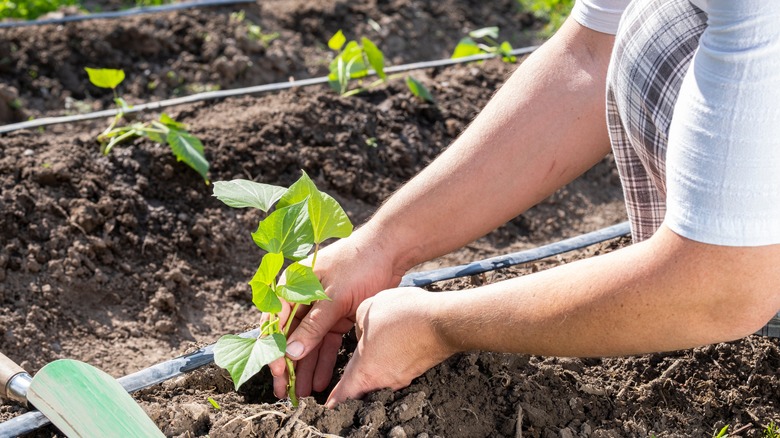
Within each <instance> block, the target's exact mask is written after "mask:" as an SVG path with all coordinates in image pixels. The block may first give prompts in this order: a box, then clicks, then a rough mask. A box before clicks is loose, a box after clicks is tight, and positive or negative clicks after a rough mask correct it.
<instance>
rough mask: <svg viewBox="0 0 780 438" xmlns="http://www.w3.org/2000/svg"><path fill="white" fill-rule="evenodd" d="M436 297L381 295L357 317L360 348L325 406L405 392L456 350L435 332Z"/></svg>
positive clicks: (417, 292)
mask: <svg viewBox="0 0 780 438" xmlns="http://www.w3.org/2000/svg"><path fill="white" fill-rule="evenodd" d="M437 298H439V299H440V298H441V297H435V294H434V293H431V292H426V291H424V290H422V289H419V288H411V287H408V288H399V289H392V290H387V291H384V292H381V293H379V294H378V295H376V296H375V297H373V298H369V299H367V300H365V301H364V302H363V304H361V305H360V307H359V308H358V310H357V315H356V317H357V318H356V331H357V336H358V346H357V348H356V349H355V352H354V353H353V355H352V359H350V361H349V363H348V364H347V367H346V369H345V370H344V375H343V377H342V378H341V381H340V382H339V383H338V384H337V385H336V387H335V388H333V391H332V392H331V394H330V397H329V398H328V401H327V403H326V406H327V407H328V408H333V407H335V406H336V405H337V404H338V403H341V402H343V401H345V400H347V399H348V398H350V399H358V398H360V397H362V396H363V395H364V394H366V393H368V392H370V391H374V390H377V389H382V388H391V389H393V390H397V389H401V388H404V387H406V386H409V384H410V383H411V382H412V379H414V378H415V377H418V376H420V375H422V374H423V373H424V372H425V371H427V370H428V369H430V368H432V367H433V366H435V365H437V364H438V363H440V362H442V361H443V360H445V359H446V358H447V357H449V356H450V355H451V354H452V353H454V351H452V350H451V349H449V348H448V346H447V345H446V344H445V343H444V342H442V340H441V338H439V337H438V335H437V334H436V331H435V329H434V324H435V322H434V318H433V316H432V311H433V310H435V309H436V308H437V304H438V303H437V302H436V301H435V300H436V299H437Z"/></svg>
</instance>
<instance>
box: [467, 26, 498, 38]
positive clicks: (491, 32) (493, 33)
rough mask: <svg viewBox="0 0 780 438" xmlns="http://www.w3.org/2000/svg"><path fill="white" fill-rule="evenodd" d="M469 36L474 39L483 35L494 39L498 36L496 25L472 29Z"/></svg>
mask: <svg viewBox="0 0 780 438" xmlns="http://www.w3.org/2000/svg"><path fill="white" fill-rule="evenodd" d="M469 36H470V37H472V38H474V39H478V38H485V37H490V38H493V39H496V38H498V26H491V27H483V28H482V29H477V30H472V31H471V32H469Z"/></svg>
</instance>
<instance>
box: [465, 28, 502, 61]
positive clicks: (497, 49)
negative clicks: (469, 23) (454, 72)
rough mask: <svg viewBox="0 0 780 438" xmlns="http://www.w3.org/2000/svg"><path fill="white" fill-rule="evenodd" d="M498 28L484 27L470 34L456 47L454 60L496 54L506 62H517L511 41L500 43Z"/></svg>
mask: <svg viewBox="0 0 780 438" xmlns="http://www.w3.org/2000/svg"><path fill="white" fill-rule="evenodd" d="M497 40H498V27H497V26H492V27H484V28H482V29H477V30H473V31H471V32H469V35H468V36H467V37H464V38H463V39H461V40H460V41H459V42H458V45H457V46H455V50H454V51H453V52H452V56H451V58H452V59H456V58H465V57H467V56H473V55H481V54H483V53H494V54H499V55H501V59H502V60H503V61H504V62H515V61H517V57H515V56H514V55H512V53H511V52H512V45H511V44H510V43H509V41H504V42H502V43H500V44H499V43H498V41H497Z"/></svg>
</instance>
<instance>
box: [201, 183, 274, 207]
mask: <svg viewBox="0 0 780 438" xmlns="http://www.w3.org/2000/svg"><path fill="white" fill-rule="evenodd" d="M286 191H287V189H285V188H284V187H279V186H274V185H271V184H263V183H258V182H254V181H249V180H246V179H234V180H232V181H216V182H214V196H215V197H216V198H217V199H219V200H220V201H222V202H224V203H225V204H227V205H228V206H230V207H233V208H245V207H254V208H258V209H260V210H263V211H265V212H267V211H268V210H269V209H270V208H271V206H272V205H274V203H275V202H276V201H278V200H279V198H281V197H282V195H284V193H285V192H286Z"/></svg>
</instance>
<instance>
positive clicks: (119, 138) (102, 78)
mask: <svg viewBox="0 0 780 438" xmlns="http://www.w3.org/2000/svg"><path fill="white" fill-rule="evenodd" d="M85 70H86V71H87V74H88V75H89V81H90V82H91V83H92V85H94V86H96V87H100V88H110V89H111V90H113V92H114V103H116V105H117V107H118V108H119V112H118V113H117V114H116V116H114V119H113V120H112V121H111V124H110V125H109V126H108V128H106V129H105V131H103V132H102V133H101V134H100V135H98V137H97V140H98V142H99V143H100V148H101V150H102V152H103V154H108V153H109V152H111V149H112V148H113V147H114V146H116V145H118V144H120V143H122V142H124V141H128V140H130V139H132V138H135V137H147V138H149V139H150V140H152V141H154V142H157V143H160V144H167V145H168V146H169V147H170V148H171V152H173V155H174V156H175V157H176V159H177V160H178V161H183V162H184V163H185V164H187V165H188V166H190V167H191V168H192V169H194V170H195V171H196V172H198V173H199V174H200V176H201V177H203V179H204V180H205V181H206V183H208V171H209V162H208V161H207V160H206V156H205V155H204V152H203V143H201V141H200V140H199V139H198V138H197V137H195V136H194V135H192V134H190V133H189V132H187V129H186V126H185V125H184V124H183V123H179V122H177V121H176V120H174V119H173V118H171V117H170V116H168V115H167V114H165V113H162V114H161V115H160V119H159V120H154V121H151V122H146V123H140V122H136V123H131V124H129V125H124V126H117V125H118V124H119V122H120V121H121V120H122V118H123V117H124V115H125V111H127V110H128V109H129V108H130V106H129V105H128V104H127V102H125V100H124V99H122V98H121V97H120V96H119V94H118V93H117V91H116V87H117V86H119V84H121V83H122V81H123V80H124V79H125V72H124V71H123V70H114V69H108V68H101V69H93V68H85Z"/></svg>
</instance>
